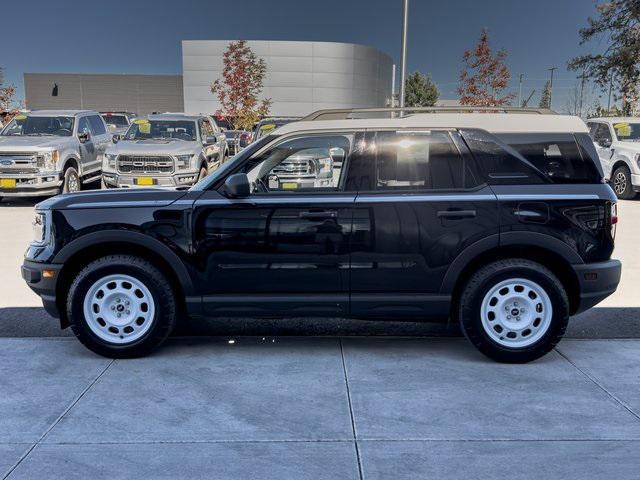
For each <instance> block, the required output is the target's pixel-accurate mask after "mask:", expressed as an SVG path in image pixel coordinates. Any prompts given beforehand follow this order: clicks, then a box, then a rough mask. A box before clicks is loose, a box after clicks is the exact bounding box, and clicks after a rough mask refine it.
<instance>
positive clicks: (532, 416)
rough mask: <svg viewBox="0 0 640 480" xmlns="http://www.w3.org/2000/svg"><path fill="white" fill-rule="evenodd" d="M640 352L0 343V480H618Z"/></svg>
mask: <svg viewBox="0 0 640 480" xmlns="http://www.w3.org/2000/svg"><path fill="white" fill-rule="evenodd" d="M639 363H640V340H566V341H563V342H562V343H561V344H560V346H559V348H558V349H557V351H555V352H552V353H551V354H550V355H548V356H547V357H545V358H543V359H542V360H540V361H538V362H535V363H532V364H528V365H500V364H496V363H493V362H491V361H488V360H486V359H484V357H482V356H480V354H478V353H476V351H475V350H474V349H473V348H472V347H471V346H469V345H468V344H467V343H466V342H465V341H464V340H462V339H436V338H431V339H424V338H413V339H410V338H352V337H350V338H326V337H307V338H298V337H288V338H282V337H277V338H269V337H267V338H264V339H263V338H261V337H258V338H256V337H238V338H237V339H236V341H235V343H234V344H230V343H228V342H226V341H223V340H221V339H220V338H212V337H208V338H192V339H174V340H171V341H170V343H169V345H168V346H167V347H165V348H163V349H161V350H160V351H159V352H158V353H157V354H155V355H153V356H151V357H148V358H144V359H139V360H127V361H120V360H119V361H111V360H107V359H103V358H100V357H97V356H95V355H93V354H91V353H90V352H88V351H86V350H85V349H84V348H83V347H82V346H81V345H79V344H78V343H77V342H76V341H75V340H73V339H66V338H50V339H44V338H3V339H0V391H1V392H2V395H1V396H0V473H1V472H4V475H3V477H4V476H5V475H7V474H9V475H8V478H11V479H17V478H39V479H45V478H78V479H85V478H92V479H102V478H105V479H107V478H108V479H113V478H216V479H227V478H233V479H235V478H247V479H250V478H274V479H276V478H277V479H283V478H295V479H313V480H315V479H325V478H326V479H358V478H366V479H381V478H393V479H417V478H419V479H422V478H438V479H449V478H451V479H453V478H456V479H458V478H482V479H488V478H505V476H508V477H509V478H510V479H524V478H563V479H590V478H593V479H596V478H597V479H601V478H616V479H631V478H634V479H635V478H637V477H638V471H639V469H640V455H639V454H640V417H639V414H640V381H639V380H640V370H639V369H638V365H639Z"/></svg>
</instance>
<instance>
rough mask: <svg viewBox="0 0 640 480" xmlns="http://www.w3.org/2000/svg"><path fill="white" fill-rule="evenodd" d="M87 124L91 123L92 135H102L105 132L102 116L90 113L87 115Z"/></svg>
mask: <svg viewBox="0 0 640 480" xmlns="http://www.w3.org/2000/svg"><path fill="white" fill-rule="evenodd" d="M89 124H90V125H91V130H92V131H93V134H94V135H104V134H105V133H107V129H106V128H105V126H104V122H103V121H102V117H100V116H99V115H91V116H90V117H89Z"/></svg>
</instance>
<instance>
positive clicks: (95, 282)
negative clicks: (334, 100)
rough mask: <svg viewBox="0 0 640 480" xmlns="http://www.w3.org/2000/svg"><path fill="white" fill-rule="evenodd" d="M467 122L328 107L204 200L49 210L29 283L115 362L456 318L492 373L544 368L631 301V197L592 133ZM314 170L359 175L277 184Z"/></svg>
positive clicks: (524, 123) (82, 200)
mask: <svg viewBox="0 0 640 480" xmlns="http://www.w3.org/2000/svg"><path fill="white" fill-rule="evenodd" d="M450 110H451V109H446V108H445V109H426V110H425V109H408V108H405V109H403V110H402V112H403V113H402V115H401V116H396V117H393V116H389V112H393V113H394V114H396V113H399V110H398V109H395V110H393V109H382V110H366V109H365V110H349V111H325V112H317V113H316V114H312V115H310V116H309V117H307V118H305V119H303V120H302V121H300V122H296V123H291V124H289V125H285V126H283V127H281V128H280V129H278V130H277V131H276V132H275V133H274V134H272V135H268V136H266V137H264V138H263V139H261V140H259V141H258V142H256V143H254V144H251V145H249V146H248V147H247V148H246V149H245V150H244V151H243V152H241V153H240V154H239V155H238V156H236V158H234V159H233V160H232V161H230V162H227V163H225V164H224V165H223V166H222V167H221V168H220V169H218V170H217V171H216V172H214V173H213V174H211V175H210V176H209V177H207V178H206V179H204V180H203V181H201V182H199V183H198V184H197V185H195V186H194V187H192V188H190V189H188V190H177V189H166V190H164V189H137V190H130V191H124V190H117V191H103V192H86V193H77V194H73V195H62V196H59V197H56V198H53V199H49V200H46V201H44V202H43V203H40V204H39V205H38V206H37V207H36V218H35V222H34V235H35V238H34V239H33V242H32V243H31V245H30V246H29V247H28V250H27V252H26V258H25V261H24V265H23V267H22V275H23V277H24V279H25V280H26V282H27V283H28V285H29V286H30V287H31V288H32V289H33V290H34V291H35V292H36V293H38V294H39V295H40V296H41V297H42V300H43V303H44V306H45V308H46V309H47V311H48V312H50V313H51V314H52V315H54V316H57V317H59V319H60V324H61V326H62V327H63V328H65V327H68V326H70V327H71V328H72V329H73V332H74V333H75V335H76V336H77V338H78V339H79V340H80V341H81V342H82V343H83V344H84V345H86V346H87V347H88V348H90V349H91V350H93V351H95V352H97V353H100V354H102V355H105V356H109V357H131V356H139V355H144V354H147V353H148V352H150V351H151V350H152V349H153V348H155V347H157V346H158V345H160V344H161V343H162V342H163V341H164V340H165V339H166V338H167V336H168V335H169V334H170V333H171V331H172V330H173V328H174V326H175V325H176V323H177V322H179V321H180V320H181V319H182V318H184V317H185V316H186V315H191V316H205V317H206V316H225V317H227V316H234V315H240V316H258V317H260V316H263V317H285V316H294V315H295V316H301V315H306V316H348V317H355V318H362V319H374V318H377V319H381V318H382V319H393V320H399V319H411V320H425V321H426V320H435V321H447V320H449V321H453V322H459V324H460V325H461V327H462V330H463V332H464V333H465V335H466V336H467V338H468V339H469V340H470V341H471V343H473V344H474V345H475V346H476V347H477V348H478V349H479V350H480V351H482V352H483V353H484V354H486V355H488V356H489V357H491V358H493V359H495V360H498V361H503V362H527V361H531V360H534V359H536V358H538V357H540V356H542V355H544V354H545V353H547V352H549V351H550V350H551V349H552V348H553V347H554V346H555V345H556V344H557V343H558V341H560V339H561V338H562V336H563V334H564V332H565V329H566V327H567V322H568V320H569V316H570V315H574V314H576V313H579V312H582V311H584V310H586V309H588V308H590V307H592V306H594V305H595V304H597V303H598V302H600V301H601V300H602V299H604V298H605V297H607V296H608V295H610V294H611V293H613V292H614V291H615V289H616V287H617V285H618V282H619V280H620V273H621V264H620V262H619V261H617V260H612V259H611V254H612V252H613V247H614V236H615V228H616V223H617V216H616V197H615V195H614V194H613V191H612V190H611V188H610V187H609V186H608V185H607V184H605V183H604V182H603V179H602V177H603V175H602V170H601V169H600V166H599V162H598V161H597V156H596V153H595V151H594V147H593V143H592V142H591V140H590V138H589V134H588V130H587V127H586V125H585V124H584V123H583V122H582V120H580V119H579V118H577V117H571V116H561V115H552V114H545V113H540V112H538V111H535V110H534V111H531V110H522V109H501V110H505V111H506V112H507V113H496V112H495V109H494V110H489V111H487V112H480V110H481V109H479V108H473V111H472V112H471V113H459V112H460V111H464V109H458V110H455V112H454V111H450ZM361 112H362V113H364V114H366V115H372V114H375V113H378V114H379V117H378V118H364V119H362V118H360V119H359V118H353V117H357V116H358V115H360V114H361ZM425 112H431V113H425ZM385 116H386V117H387V118H384V117H385ZM327 117H328V118H330V119H326V118H327ZM381 117H383V118H381ZM301 155H307V156H308V155H318V156H319V157H320V158H326V157H327V155H329V156H339V157H341V158H343V160H342V161H341V162H340V164H339V168H332V169H331V176H332V181H331V182H329V183H327V182H324V181H323V182H318V183H316V184H305V185H302V186H299V187H291V186H288V187H287V186H284V187H283V185H282V183H281V182H278V181H275V180H274V178H273V177H274V176H277V173H275V172H277V171H278V167H279V165H281V164H282V163H283V162H286V161H287V160H288V159H289V158H290V157H292V156H301Z"/></svg>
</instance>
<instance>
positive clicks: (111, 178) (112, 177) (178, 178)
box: [102, 172, 199, 188]
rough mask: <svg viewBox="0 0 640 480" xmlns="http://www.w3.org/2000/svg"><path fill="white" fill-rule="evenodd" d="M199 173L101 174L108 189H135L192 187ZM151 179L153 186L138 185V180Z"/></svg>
mask: <svg viewBox="0 0 640 480" xmlns="http://www.w3.org/2000/svg"><path fill="white" fill-rule="evenodd" d="M198 174H199V172H181V173H174V174H172V175H156V174H141V175H130V174H125V173H117V172H103V173H102V180H103V181H104V183H105V185H106V186H107V187H109V188H135V187H180V186H185V185H186V186H189V185H194V184H195V183H196V182H197V181H198ZM142 177H144V178H151V179H153V185H139V184H138V183H137V181H138V179H139V178H142Z"/></svg>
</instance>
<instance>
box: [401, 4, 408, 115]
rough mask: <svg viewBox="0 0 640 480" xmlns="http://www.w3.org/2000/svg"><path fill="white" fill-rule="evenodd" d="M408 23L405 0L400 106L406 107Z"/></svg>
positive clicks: (403, 9)
mask: <svg viewBox="0 0 640 480" xmlns="http://www.w3.org/2000/svg"><path fill="white" fill-rule="evenodd" d="M408 23H409V0H403V8H402V53H401V56H400V107H404V78H405V75H406V73H407V24H408ZM401 113H402V112H401Z"/></svg>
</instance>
